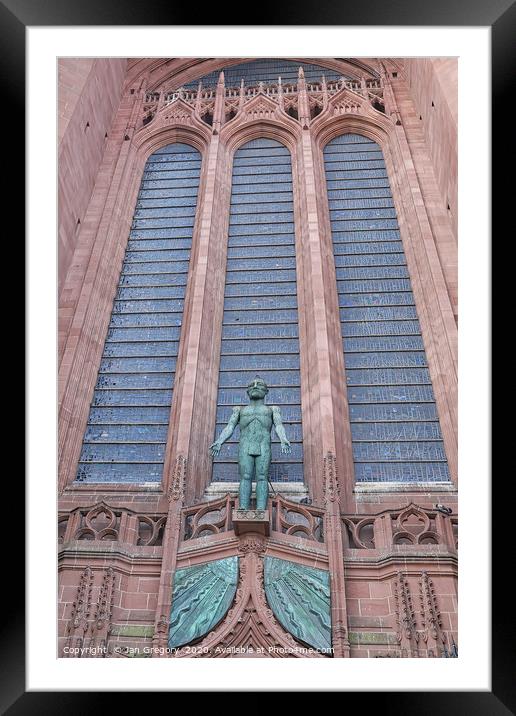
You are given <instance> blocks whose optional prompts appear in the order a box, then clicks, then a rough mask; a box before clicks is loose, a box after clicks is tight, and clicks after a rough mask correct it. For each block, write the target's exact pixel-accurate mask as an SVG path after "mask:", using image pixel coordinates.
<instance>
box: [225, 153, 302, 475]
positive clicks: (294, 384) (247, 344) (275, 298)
mask: <svg viewBox="0 0 516 716" xmlns="http://www.w3.org/2000/svg"><path fill="white" fill-rule="evenodd" d="M292 202H293V196H292V169H291V159H290V153H289V151H288V149H287V148H286V147H284V146H283V145H281V144H280V143H279V142H276V141H273V140H271V139H255V140H252V141H250V142H248V143H247V144H245V145H244V146H243V147H241V148H240V149H239V150H238V151H237V152H236V153H235V159H234V163H233V183H232V190H231V206H230V219H229V242H228V259H227V268H226V288H225V297H224V317H223V324H222V345H221V363H220V374H219V391H218V399H217V425H216V436H218V435H219V433H220V431H221V430H222V429H223V428H224V425H225V424H226V422H227V421H228V419H229V417H230V415H231V412H232V407H233V406H234V405H245V404H247V402H248V397H247V394H246V392H245V391H246V387H247V385H248V383H249V382H250V381H251V380H252V379H253V378H254V377H255V376H256V375H257V374H258V375H260V377H261V378H263V379H264V380H265V381H266V383H267V384H268V386H269V394H268V395H267V398H266V403H268V404H269V405H279V406H280V407H281V413H282V417H283V422H284V423H285V426H286V427H285V429H286V432H287V436H288V438H289V440H290V442H291V444H292V454H291V455H288V456H286V455H282V454H281V452H280V443H279V440H278V438H277V436H276V434H275V432H274V431H273V435H272V436H273V440H272V462H271V468H270V474H269V477H270V479H271V480H278V481H279V480H284V481H302V480H303V447H302V435H301V388H300V372H299V339H298V335H299V334H298V314H297V295H296V257H295V239H294V215H293V203H292ZM237 443H238V428H237V430H235V432H234V433H233V436H232V437H231V438H230V440H228V441H227V442H226V443H225V444H224V445H223V447H222V450H221V452H220V454H219V457H218V458H216V459H215V461H214V466H213V479H214V480H216V481H237V480H238V479H239V475H238V445H237Z"/></svg>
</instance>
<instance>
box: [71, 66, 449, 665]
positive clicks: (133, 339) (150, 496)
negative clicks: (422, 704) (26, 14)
mask: <svg viewBox="0 0 516 716" xmlns="http://www.w3.org/2000/svg"><path fill="white" fill-rule="evenodd" d="M257 384H260V385H263V384H265V389H264V392H265V393H266V395H265V405H268V406H271V407H272V411H269V412H270V413H271V415H272V416H273V418H274V424H275V426H276V429H277V433H276V431H275V430H274V428H272V432H271V436H272V439H271V443H270V452H271V460H270V465H268V463H267V465H268V472H267V469H266V477H267V480H266V483H267V485H266V488H264V489H266V501H265V503H264V504H261V503H263V500H264V494H265V493H263V491H262V492H261V493H260V489H262V488H261V487H260V488H259V490H258V493H259V494H258V505H257V503H256V494H255V486H256V483H254V485H253V492H252V495H251V501H250V503H249V504H246V505H245V509H242V505H241V504H240V502H242V493H240V497H239V484H240V480H241V478H242V470H243V469H244V468H243V467H242V465H244V463H245V465H247V464H251V465H253V464H255V463H256V470H257V471H258V470H259V463H260V455H261V452H260V451H261V450H262V451H263V450H264V448H263V445H262V447H260V446H259V445H258V447H257V446H256V445H257V443H256V440H254V438H248V437H246V438H245V440H246V441H247V442H245V444H246V446H247V444H248V443H249V444H250V445H252V447H251V448H247V447H246V448H245V449H246V451H247V452H246V455H248V456H251V460H250V461H249V460H248V459H247V458H246V461H244V460H243V459H242V447H241V446H242V444H243V442H244V426H243V424H242V422H241V423H240V430H241V432H240V434H239V426H238V425H237V424H236V422H235V426H234V427H236V429H235V430H234V432H232V434H231V435H229V436H228V439H227V440H226V441H225V442H224V444H223V445H221V446H219V448H220V449H216V450H213V444H214V441H216V439H217V437H218V436H219V435H220V434H221V431H223V430H224V428H225V426H226V425H227V424H228V421H230V422H231V420H233V418H232V416H234V415H236V413H235V410H237V413H238V414H239V415H243V414H244V413H243V407H244V406H245V405H247V403H248V402H249V400H250V399H251V401H252V399H253V398H252V396H253V388H252V386H254V387H255V388H256V385H257ZM248 387H249V390H248ZM246 391H247V392H246ZM267 391H268V392H267ZM248 396H249V397H248ZM238 408H240V412H238ZM263 410H264V411H265V413H267V414H269V413H268V412H267V410H265V408H264V409H263ZM277 416H281V421H282V424H283V428H284V433H282V428H281V421H279V420H278V418H277ZM271 420H272V418H271ZM270 425H271V426H272V422H271V423H270ZM266 427H267V430H269V427H268V424H267V426H266ZM240 438H241V439H240ZM239 441H240V452H239ZM285 441H286V443H288V450H285V449H284V448H285V444H286V443H285ZM210 446H211V449H210ZM58 450H59V475H58V541H59V545H58V550H59V557H58V564H59V605H58V623H59V634H58V654H59V656H62V657H81V656H99V657H111V658H113V657H124V658H131V657H156V658H192V657H195V658H199V657H201V658H206V657H207V658H217V657H282V658H285V657H286V658H296V657H299V658H305V657H311V658H342V657H344V658H349V657H352V658H353V657H390V658H405V657H407V658H408V657H420V658H441V657H453V656H456V655H457V653H458V652H457V650H458V633H457V569H458V565H457V548H458V515H457V479H458V475H457V66H456V60H454V59H448V58H433V59H410V60H409V59H407V60H400V59H390V58H288V59H287V58H254V59H252V58H163V59H157V58H153V59H127V60H126V59H123V60H122V59H66V60H61V61H60V63H59V445H58ZM267 465H266V468H267ZM245 469H247V468H245ZM250 469H251V470H252V469H253V468H250ZM257 474H258V472H257ZM254 477H256V475H254ZM262 483H263V484H262ZM262 483H260V484H262V487H263V486H264V485H265V481H264V480H262ZM260 502H261V503H260ZM264 506H265V509H263V507H264Z"/></svg>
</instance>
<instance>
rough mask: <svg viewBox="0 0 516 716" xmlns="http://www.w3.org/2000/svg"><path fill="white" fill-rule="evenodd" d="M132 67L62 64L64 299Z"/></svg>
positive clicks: (117, 62) (116, 62) (105, 62)
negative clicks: (100, 168)
mask: <svg viewBox="0 0 516 716" xmlns="http://www.w3.org/2000/svg"><path fill="white" fill-rule="evenodd" d="M126 66H127V60H126V59H77V58H66V59H61V60H59V63H58V86H59V96H58V108H59V123H58V125H59V126H58V141H59V144H58V147H59V148H58V151H59V179H58V184H59V188H58V201H59V254H58V257H59V258H58V261H59V293H61V288H62V286H63V283H64V279H65V276H66V272H67V270H68V268H69V266H70V263H71V260H72V257H73V252H74V250H75V248H76V245H77V240H78V235H79V231H80V228H81V224H79V223H78V221H80V222H83V220H84V215H85V213H86V209H87V207H88V203H89V200H90V197H91V193H92V191H93V186H94V184H95V179H96V175H97V171H98V168H99V164H100V161H101V159H102V154H103V151H104V145H105V142H106V134H107V135H108V136H109V132H110V128H111V123H112V121H113V118H114V116H115V112H116V111H117V109H118V105H119V102H120V96H121V91H122V84H123V81H124V79H125V72H126Z"/></svg>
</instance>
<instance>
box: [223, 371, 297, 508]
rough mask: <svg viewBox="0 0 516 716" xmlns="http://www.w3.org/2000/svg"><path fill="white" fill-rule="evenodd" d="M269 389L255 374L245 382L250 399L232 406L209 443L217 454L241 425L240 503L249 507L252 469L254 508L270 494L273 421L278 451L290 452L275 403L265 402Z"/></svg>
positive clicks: (265, 500) (264, 504)
mask: <svg viewBox="0 0 516 716" xmlns="http://www.w3.org/2000/svg"><path fill="white" fill-rule="evenodd" d="M268 392H269V389H268V387H267V384H266V383H265V381H263V380H262V379H261V378H259V377H258V376H257V377H256V378H255V379H254V380H253V381H251V382H250V383H249V385H248V386H247V395H248V396H249V400H250V403H249V405H246V406H244V407H239V406H237V407H235V408H233V413H232V415H231V417H230V419H229V421H228V424H227V425H226V427H225V428H224V430H223V431H222V432H221V434H220V435H219V437H218V438H217V440H216V441H215V442H214V443H213V444H212V445H210V453H211V455H212V456H213V457H216V456H217V455H218V454H219V452H220V448H221V447H222V444H223V443H224V442H225V441H226V440H227V439H228V438H229V437H231V435H232V434H233V431H234V430H235V428H236V426H237V425H240V444H239V450H238V470H239V474H240V487H239V493H238V497H239V507H240V509H242V510H248V509H249V506H250V501H251V490H252V480H253V473H256V509H257V510H265V509H266V508H267V499H268V497H269V483H268V475H269V465H270V463H271V430H272V426H273V425H274V429H275V430H276V434H277V436H278V437H279V439H280V441H281V452H282V453H284V454H286V455H288V454H289V453H290V452H291V447H290V442H289V441H288V440H287V436H286V434H285V428H284V427H283V423H282V422H281V413H280V409H279V408H278V407H277V406H276V405H265V396H266V395H267V393H268Z"/></svg>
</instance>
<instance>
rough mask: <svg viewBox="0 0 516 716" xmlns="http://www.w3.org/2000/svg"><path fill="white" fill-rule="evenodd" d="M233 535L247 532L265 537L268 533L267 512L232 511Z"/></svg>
mask: <svg viewBox="0 0 516 716" xmlns="http://www.w3.org/2000/svg"><path fill="white" fill-rule="evenodd" d="M231 519H232V522H233V528H234V530H235V534H237V535H244V534H247V533H248V532H252V533H254V534H260V535H264V536H265V537H267V536H268V535H269V532H270V525H271V523H270V517H269V510H233V513H232V516H231Z"/></svg>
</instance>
